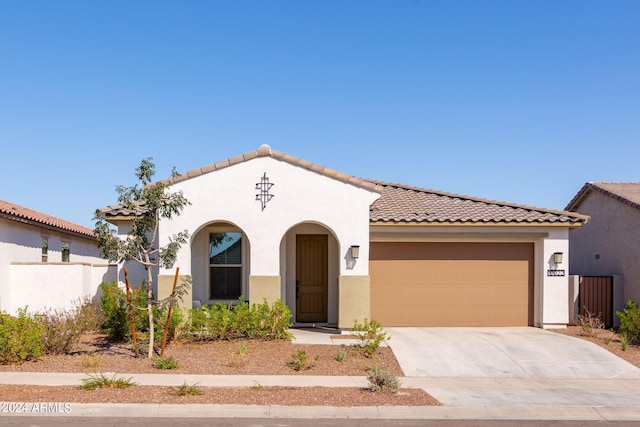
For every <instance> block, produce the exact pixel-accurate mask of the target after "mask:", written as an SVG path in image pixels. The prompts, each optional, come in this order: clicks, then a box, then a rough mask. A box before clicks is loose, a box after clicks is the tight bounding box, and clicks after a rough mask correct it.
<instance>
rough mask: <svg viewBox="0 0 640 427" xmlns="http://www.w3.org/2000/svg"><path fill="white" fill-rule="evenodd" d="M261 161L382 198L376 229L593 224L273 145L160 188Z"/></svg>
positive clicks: (116, 211)
mask: <svg viewBox="0 0 640 427" xmlns="http://www.w3.org/2000/svg"><path fill="white" fill-rule="evenodd" d="M257 157H272V158H274V159H277V160H281V161H284V162H287V163H290V164H292V165H294V166H298V167H302V168H305V169H308V170H311V171H314V172H316V173H320V174H322V175H325V176H328V177H330V178H334V179H338V180H341V181H343V182H345V183H349V184H352V185H356V186H358V187H361V188H365V189H367V190H370V191H376V192H379V193H381V194H382V195H381V197H380V198H379V199H378V200H376V201H375V202H374V203H373V205H371V214H370V219H371V222H374V223H422V224H428V223H483V224H488V223H525V224H527V223H528V224H533V223H546V224H566V225H572V224H574V225H580V224H582V223H586V222H587V221H588V220H589V217H588V216H584V215H579V214H575V213H570V212H565V211H556V210H549V209H540V208H534V207H530V206H522V205H515V204H511V203H506V202H497V201H493V200H485V199H479V198H474V197H469V196H462V195H458V194H452V193H445V192H440V191H434V190H427V189H424V188H417V187H411V186H407V185H402V184H391V183H387V182H382V181H377V180H372V179H363V178H357V177H354V176H351V175H346V174H343V173H340V172H338V171H335V170H333V169H328V168H325V167H324V166H319V165H316V164H314V163H311V162H308V161H305V160H301V159H300V158H298V157H294V156H290V155H288V154H284V153H281V152H279V151H275V150H271V148H270V147H269V146H268V145H262V146H261V147H260V148H258V150H257V151H251V152H248V153H245V154H243V155H240V156H237V157H231V158H229V159H227V160H224V161H222V162H218V163H214V164H212V165H208V166H204V167H202V168H200V169H193V170H190V171H188V172H187V173H185V174H181V175H179V176H177V177H175V178H169V179H166V180H163V181H161V182H163V183H164V184H166V185H171V184H175V183H178V182H182V181H185V180H187V179H191V178H193V177H196V176H199V175H203V174H206V173H210V172H213V171H216V170H220V169H223V168H226V167H229V166H232V165H235V164H237V163H242V162H246V161H249V160H251V159H254V158H257ZM98 211H99V212H102V213H104V214H105V215H106V216H107V217H108V218H109V217H110V218H112V219H113V218H115V217H125V218H126V217H129V216H133V215H134V212H131V211H128V210H125V209H123V208H122V206H119V205H116V206H108V207H106V208H102V209H99V210H98ZM140 212H141V210H140V209H138V212H137V213H140Z"/></svg>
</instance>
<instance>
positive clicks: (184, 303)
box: [156, 273, 193, 309]
mask: <svg viewBox="0 0 640 427" xmlns="http://www.w3.org/2000/svg"><path fill="white" fill-rule="evenodd" d="M189 278H190V277H189V275H182V274H180V275H179V276H178V281H177V283H176V287H177V286H180V285H181V284H182V283H184V281H185V280H189ZM175 279H176V276H175V273H174V274H173V275H168V274H160V275H158V283H157V286H156V289H157V290H158V291H157V299H158V300H159V301H162V300H164V299H166V298H169V297H170V296H171V292H172V291H173V283H174V282H175ZM192 300H193V295H192V291H191V286H188V287H187V292H186V293H185V294H184V295H183V297H182V300H178V306H179V307H182V308H183V309H190V308H192Z"/></svg>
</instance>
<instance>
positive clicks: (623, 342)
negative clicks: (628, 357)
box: [620, 332, 629, 351]
mask: <svg viewBox="0 0 640 427" xmlns="http://www.w3.org/2000/svg"><path fill="white" fill-rule="evenodd" d="M620 346H621V348H622V351H627V348H628V347H629V336H628V335H627V334H626V333H624V332H622V333H621V334H620Z"/></svg>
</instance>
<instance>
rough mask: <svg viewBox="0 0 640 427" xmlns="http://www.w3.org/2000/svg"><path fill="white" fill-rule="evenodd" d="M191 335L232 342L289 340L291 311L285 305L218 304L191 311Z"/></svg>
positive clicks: (281, 303) (278, 302) (279, 301)
mask: <svg viewBox="0 0 640 427" xmlns="http://www.w3.org/2000/svg"><path fill="white" fill-rule="evenodd" d="M190 318H191V333H192V335H193V336H194V337H195V338H198V339H209V340H230V339H238V338H252V339H283V338H289V337H290V336H291V335H290V333H289V327H290V326H291V311H290V310H289V307H287V305H286V304H285V303H284V302H283V301H282V300H278V301H276V302H274V303H273V304H272V305H269V303H268V302H267V301H266V300H265V301H264V302H263V303H262V304H255V303H254V304H252V305H249V303H247V302H244V301H241V302H239V303H238V304H224V303H217V304H214V305H211V306H204V307H203V308H202V309H192V310H190Z"/></svg>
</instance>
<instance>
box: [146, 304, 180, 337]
mask: <svg viewBox="0 0 640 427" xmlns="http://www.w3.org/2000/svg"><path fill="white" fill-rule="evenodd" d="M167 310H168V309H161V308H158V307H154V308H153V325H154V328H155V329H154V337H155V340H156V341H158V342H160V341H161V340H162V336H163V335H164V327H165V325H166V322H167ZM148 324H149V319H148V318H147V322H146V325H145V329H144V330H145V331H148V330H149V328H148ZM183 327H184V315H183V313H182V309H180V308H179V307H174V308H173V309H172V310H171V318H170V319H169V332H168V334H167V340H168V341H172V340H174V339H176V338H178V337H179V336H180V334H181V330H182V329H183Z"/></svg>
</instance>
